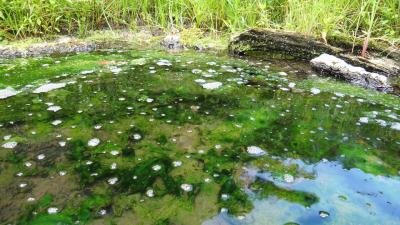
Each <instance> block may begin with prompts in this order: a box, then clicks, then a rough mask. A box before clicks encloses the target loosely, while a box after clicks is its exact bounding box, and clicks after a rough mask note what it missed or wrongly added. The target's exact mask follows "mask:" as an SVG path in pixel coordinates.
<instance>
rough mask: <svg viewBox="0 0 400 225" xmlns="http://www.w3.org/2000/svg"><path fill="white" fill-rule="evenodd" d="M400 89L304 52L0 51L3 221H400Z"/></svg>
mask: <svg viewBox="0 0 400 225" xmlns="http://www.w3.org/2000/svg"><path fill="white" fill-rule="evenodd" d="M399 103H400V101H399V99H398V97H395V96H391V95H387V94H382V93H378V92H375V91H367V90H364V89H361V88H357V87H353V86H350V85H347V84H343V83H340V82H337V81H333V80H329V79H323V78H319V77H317V76H315V75H313V72H312V71H309V68H308V67H307V66H305V65H304V64H302V63H296V62H285V63H282V62H275V61H268V60H265V61H247V60H239V59H231V58H227V57H216V56H211V55H207V54H202V53H201V54H200V53H190V52H189V53H173V54H172V53H164V52H151V51H127V52H116V51H103V52H98V53H92V54H79V55H70V56H59V57H53V58H50V57H44V58H34V59H15V60H3V61H0V138H1V140H0V146H1V147H0V160H1V162H0V163H1V164H0V178H1V179H0V195H1V196H2V197H1V199H0V222H1V223H19V224H56V223H61V224H72V223H75V224H87V223H89V224H112V223H115V224H202V223H203V224H285V223H289V224H290V223H291V224H398V222H399V221H400V205H399V204H400V195H399V194H398V190H399V187H400V180H399V170H400V161H399V158H400V155H399V150H400V131H399V130H400V117H399V106H400V105H399Z"/></svg>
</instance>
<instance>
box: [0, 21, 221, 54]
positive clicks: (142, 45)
mask: <svg viewBox="0 0 400 225" xmlns="http://www.w3.org/2000/svg"><path fill="white" fill-rule="evenodd" d="M30 42H33V43H30ZM36 42H37V43H36ZM227 45H228V37H227V36H218V35H210V34H208V33H206V32H203V31H200V30H191V29H188V30H181V31H176V32H173V33H168V32H166V31H163V30H161V29H160V28H152V27H144V28H142V29H140V30H138V31H129V30H116V31H109V30H103V31H96V32H94V33H91V34H88V35H87V36H86V37H84V38H77V37H65V36H62V37H60V38H58V39H55V40H47V41H45V40H44V41H41V40H39V41H37V40H35V39H33V40H31V39H27V40H20V41H11V42H5V43H0V58H21V57H36V56H45V55H55V54H68V53H78V52H91V51H94V50H99V49H120V50H131V49H140V50H145V49H149V50H155V49H164V50H165V49H166V50H178V51H180V50H188V49H192V50H196V51H211V52H225V51H226V49H227Z"/></svg>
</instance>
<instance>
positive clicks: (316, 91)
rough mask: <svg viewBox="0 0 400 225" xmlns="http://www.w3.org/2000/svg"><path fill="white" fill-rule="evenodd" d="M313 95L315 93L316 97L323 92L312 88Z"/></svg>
mask: <svg viewBox="0 0 400 225" xmlns="http://www.w3.org/2000/svg"><path fill="white" fill-rule="evenodd" d="M310 91H311V93H313V94H314V95H317V94H319V93H321V90H319V89H318V88H311V90H310Z"/></svg>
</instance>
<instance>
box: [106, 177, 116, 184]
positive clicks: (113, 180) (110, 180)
mask: <svg viewBox="0 0 400 225" xmlns="http://www.w3.org/2000/svg"><path fill="white" fill-rule="evenodd" d="M107 182H108V183H109V184H111V185H114V184H116V183H117V182H118V178H117V177H113V178H110V179H108V180H107Z"/></svg>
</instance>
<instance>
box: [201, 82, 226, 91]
mask: <svg viewBox="0 0 400 225" xmlns="http://www.w3.org/2000/svg"><path fill="white" fill-rule="evenodd" d="M201 86H202V87H203V88H204V89H208V90H213V89H217V88H220V87H221V86H222V83H221V82H210V83H204V84H202V85H201Z"/></svg>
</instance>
